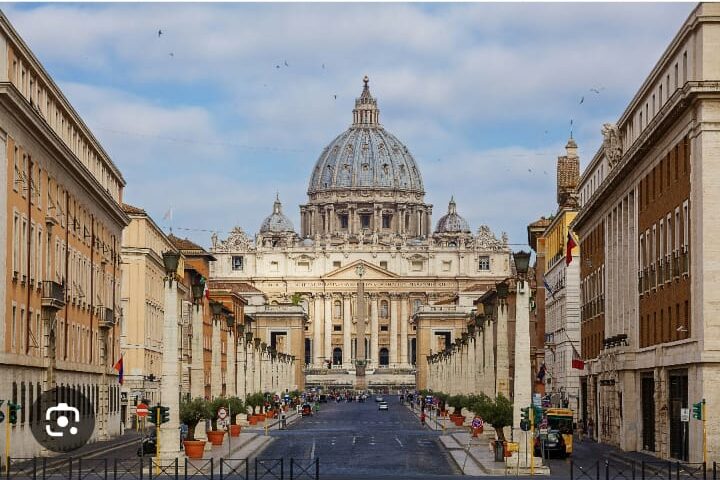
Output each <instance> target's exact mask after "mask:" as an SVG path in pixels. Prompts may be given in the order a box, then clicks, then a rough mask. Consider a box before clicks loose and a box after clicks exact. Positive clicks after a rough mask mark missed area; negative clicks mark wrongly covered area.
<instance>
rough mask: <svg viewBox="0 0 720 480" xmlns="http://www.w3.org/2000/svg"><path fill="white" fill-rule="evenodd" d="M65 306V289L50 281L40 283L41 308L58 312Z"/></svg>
mask: <svg viewBox="0 0 720 480" xmlns="http://www.w3.org/2000/svg"><path fill="white" fill-rule="evenodd" d="M64 306H65V288H64V287H63V286H62V285H61V284H59V283H57V282H53V281H52V280H45V281H43V282H42V307H43V308H49V309H52V310H60V309H61V308H63V307H64Z"/></svg>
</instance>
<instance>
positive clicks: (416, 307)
mask: <svg viewBox="0 0 720 480" xmlns="http://www.w3.org/2000/svg"><path fill="white" fill-rule="evenodd" d="M420 305H422V300H420V299H419V298H416V299H415V300H414V301H413V313H417V311H418V310H420Z"/></svg>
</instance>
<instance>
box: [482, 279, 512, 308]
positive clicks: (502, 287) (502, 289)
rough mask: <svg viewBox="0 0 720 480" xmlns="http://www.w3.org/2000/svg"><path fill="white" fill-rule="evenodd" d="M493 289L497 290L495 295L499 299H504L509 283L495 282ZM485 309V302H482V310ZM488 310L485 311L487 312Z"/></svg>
mask: <svg viewBox="0 0 720 480" xmlns="http://www.w3.org/2000/svg"><path fill="white" fill-rule="evenodd" d="M495 291H496V292H497V296H498V298H499V299H500V300H505V299H506V298H507V297H508V293H509V291H510V288H509V285H508V284H507V282H504V281H503V282H500V283H497V284H495ZM484 309H485V304H484V303H483V310H484ZM487 313H488V312H485V314H487Z"/></svg>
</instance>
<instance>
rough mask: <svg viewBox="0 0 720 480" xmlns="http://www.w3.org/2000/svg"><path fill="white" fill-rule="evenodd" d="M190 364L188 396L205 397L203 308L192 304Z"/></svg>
mask: <svg viewBox="0 0 720 480" xmlns="http://www.w3.org/2000/svg"><path fill="white" fill-rule="evenodd" d="M192 329H193V330H192V331H193V337H192V364H191V367H190V396H191V397H192V398H197V397H201V398H205V365H204V361H203V309H202V305H200V304H196V305H193V306H192Z"/></svg>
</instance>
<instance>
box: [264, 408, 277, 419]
mask: <svg viewBox="0 0 720 480" xmlns="http://www.w3.org/2000/svg"><path fill="white" fill-rule="evenodd" d="M265 416H266V417H267V418H273V417H274V416H275V412H273V411H272V410H268V411H267V413H265Z"/></svg>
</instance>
